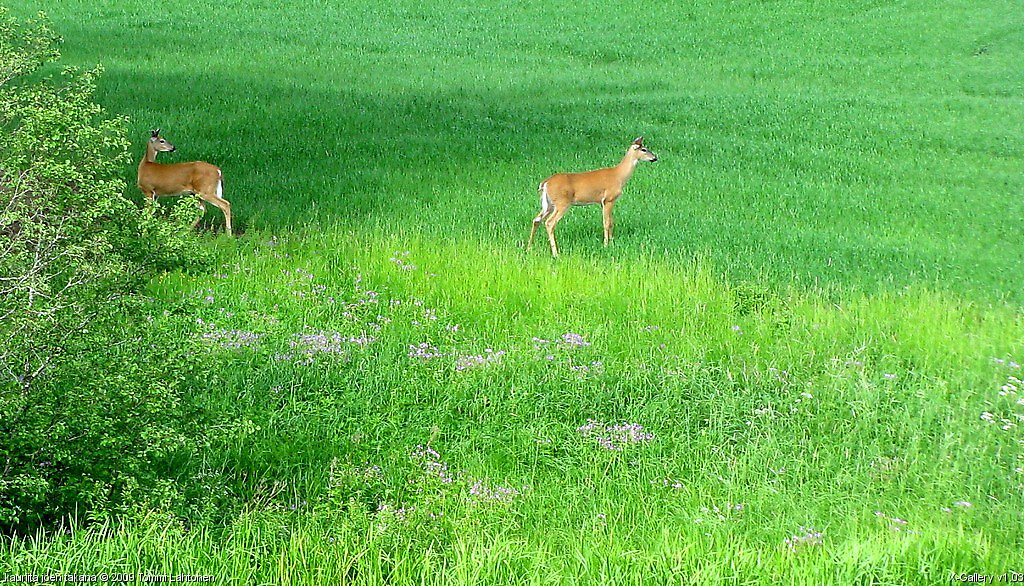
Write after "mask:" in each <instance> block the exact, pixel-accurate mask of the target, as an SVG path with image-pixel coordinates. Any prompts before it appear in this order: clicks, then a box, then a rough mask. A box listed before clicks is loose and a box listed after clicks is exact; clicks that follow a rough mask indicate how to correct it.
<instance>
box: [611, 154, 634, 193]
mask: <svg viewBox="0 0 1024 586" xmlns="http://www.w3.org/2000/svg"><path fill="white" fill-rule="evenodd" d="M639 162H640V160H639V159H637V158H636V157H634V156H633V153H632V152H631V151H626V156H624V157H622V162H621V163H619V164H618V165H616V166H615V175H616V176H617V177H618V178H619V185H625V184H626V182H627V181H629V178H630V177H632V176H633V171H635V170H636V165H637V163H639Z"/></svg>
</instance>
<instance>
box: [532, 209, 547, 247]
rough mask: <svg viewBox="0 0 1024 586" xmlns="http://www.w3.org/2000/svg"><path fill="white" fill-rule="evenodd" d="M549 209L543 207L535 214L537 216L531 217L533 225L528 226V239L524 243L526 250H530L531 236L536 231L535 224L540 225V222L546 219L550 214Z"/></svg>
mask: <svg viewBox="0 0 1024 586" xmlns="http://www.w3.org/2000/svg"><path fill="white" fill-rule="evenodd" d="M551 212H552V210H551V209H543V210H541V211H540V213H539V214H537V217H536V218H534V219H533V226H532V227H531V228H530V240H529V241H528V242H527V243H526V250H530V248H532V247H533V236H534V234H536V233H537V226H540V224H541V222H543V221H544V220H545V219H547V217H548V216H550V215H551Z"/></svg>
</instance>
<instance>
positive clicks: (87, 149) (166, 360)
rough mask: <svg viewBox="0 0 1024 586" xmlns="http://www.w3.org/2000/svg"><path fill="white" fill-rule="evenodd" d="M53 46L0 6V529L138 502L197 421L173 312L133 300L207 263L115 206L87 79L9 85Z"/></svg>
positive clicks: (184, 240)
mask: <svg viewBox="0 0 1024 586" xmlns="http://www.w3.org/2000/svg"><path fill="white" fill-rule="evenodd" d="M58 42H59V39H58V38H57V37H56V36H55V35H54V33H53V32H52V30H51V29H50V28H49V26H48V25H47V23H46V20H45V18H44V17H43V16H42V15H40V17H39V18H38V19H37V20H34V21H32V22H29V23H27V24H24V25H21V24H19V23H17V22H16V21H15V20H14V19H13V18H11V17H9V16H8V14H7V12H6V10H4V9H3V8H2V7H0V530H3V531H10V530H12V529H15V528H27V527H31V526H33V525H37V524H39V523H45V522H48V521H52V520H55V519H57V518H59V517H61V516H63V515H67V514H70V513H74V512H75V511H76V510H77V511H78V512H87V511H92V512H93V513H96V514H100V513H102V512H104V511H118V510H127V509H129V508H131V507H132V506H135V505H138V504H139V503H142V502H144V501H146V499H148V498H150V497H153V495H154V494H156V492H157V488H156V487H157V486H158V485H159V486H163V487H164V488H166V483H164V484H161V483H160V482H158V478H157V470H158V468H157V465H158V463H159V461H160V459H161V458H165V457H169V456H170V455H171V454H173V453H175V452H176V451H180V450H182V449H187V447H188V441H187V440H186V437H187V436H186V434H185V432H184V431H183V430H184V429H185V427H183V426H186V425H189V424H190V422H192V423H195V422H196V421H197V419H196V417H197V411H196V410H195V409H193V408H190V407H188V406H186V405H185V404H184V402H183V400H182V397H183V396H184V393H183V389H184V388H186V387H187V386H189V385H192V384H194V380H193V372H195V371H196V369H197V367H198V361H199V360H200V358H198V357H196V356H192V355H191V354H190V352H189V350H188V348H187V345H186V343H185V342H184V340H187V339H188V332H187V331H185V330H184V329H183V325H182V324H185V322H184V321H183V319H184V318H174V316H172V315H170V314H165V313H164V312H163V309H162V308H160V307H156V306H154V304H153V303H151V302H147V301H146V300H145V299H144V298H143V297H142V296H140V295H139V291H140V290H141V287H142V285H143V284H144V283H145V282H146V281H147V279H148V278H149V277H151V276H152V275H153V273H154V271H157V270H162V269H168V268H173V267H188V266H193V265H196V264H199V265H202V264H203V263H204V262H206V259H207V258H208V254H206V253H204V252H203V249H202V248H201V247H200V244H199V243H198V242H197V240H196V238H195V237H194V236H193V235H192V234H191V231H190V230H188V229H187V228H185V226H186V225H187V222H168V221H166V220H165V219H162V218H159V217H157V216H156V215H155V214H154V213H152V212H151V211H147V210H142V209H139V207H138V206H136V205H135V204H133V203H132V202H131V201H130V200H128V199H127V198H126V197H125V195H124V194H125V192H126V190H127V188H128V186H126V185H125V184H124V181H123V180H121V179H120V178H119V177H120V176H121V174H122V172H123V170H124V168H125V166H126V165H130V164H131V161H130V158H129V153H128V148H129V141H128V140H127V138H126V132H125V122H126V121H125V119H124V118H108V117H106V116H105V115H104V112H103V109H102V108H101V107H100V106H98V105H97V104H96V103H94V102H93V92H94V87H95V86H94V84H95V80H96V76H97V75H99V71H98V70H93V71H86V72H78V71H75V70H70V69H69V70H65V71H64V72H63V74H62V75H61V77H60V78H59V79H58V80H52V79H47V80H43V81H39V82H28V81H25V76H26V75H28V74H31V73H34V72H36V71H37V70H38V69H39V68H40V67H41V66H42V65H44V64H45V63H47V62H48V61H52V60H54V59H56V58H57V56H58V55H59V53H58V50H57V44H58ZM186 207H187V208H188V209H191V203H190V202H183V205H181V206H178V207H177V208H175V210H176V211H175V212H174V213H176V214H179V215H180V214H185V213H191V212H190V211H186ZM147 315H148V316H149V318H146V317H145V316H147ZM154 317H158V318H159V319H153V318H154ZM189 433H192V430H190V431H189ZM147 495H148V496H147Z"/></svg>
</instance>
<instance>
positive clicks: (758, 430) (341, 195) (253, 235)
mask: <svg viewBox="0 0 1024 586" xmlns="http://www.w3.org/2000/svg"><path fill="white" fill-rule="evenodd" d="M13 8H14V9H15V11H16V12H20V13H28V12H29V11H30V10H35V9H37V8H44V9H46V10H47V12H48V13H49V14H50V16H51V17H52V18H53V20H54V22H55V25H56V28H57V29H58V30H59V31H61V32H62V34H63V35H64V37H65V39H66V43H65V45H64V47H63V51H64V55H65V57H64V59H63V61H62V63H64V64H68V63H73V64H80V65H89V64H94V63H102V64H103V65H104V67H105V68H106V73H105V75H104V77H103V78H102V79H101V87H100V96H99V98H100V100H101V102H102V103H103V104H104V105H105V106H106V107H107V108H108V109H109V110H110V111H111V112H123V113H125V114H128V115H129V116H130V117H131V124H132V128H133V131H134V132H135V133H136V134H137V135H138V137H139V150H140V153H141V148H142V139H143V138H144V136H145V131H146V130H148V129H149V128H151V127H157V126H160V127H162V128H163V129H164V132H165V134H166V135H167V137H168V138H169V139H170V140H171V141H172V142H174V143H175V144H177V146H178V148H179V152H178V153H176V154H175V155H174V156H172V157H168V159H166V160H168V161H170V160H175V161H178V160H188V159H193V158H195V159H205V160H209V161H212V162H216V163H217V164H219V165H220V166H221V167H222V168H223V169H224V172H225V190H226V191H225V195H226V197H227V198H228V199H229V200H231V201H232V203H233V209H234V212H235V214H236V217H237V218H238V219H237V220H236V222H237V223H238V224H239V225H240V226H242V227H244V228H245V230H246V234H245V235H244V236H243V237H242V238H240V239H239V240H238V241H231V240H227V239H216V240H212V239H211V246H213V247H216V249H217V250H218V254H219V258H220V259H221V261H222V262H221V264H220V266H218V268H217V269H216V270H215V271H214V272H213V273H211V274H198V275H196V274H192V275H183V274H170V275H167V276H165V277H163V278H161V279H159V280H158V281H156V282H154V283H153V285H152V292H153V294H154V295H156V296H158V297H160V298H163V299H166V300H167V301H168V304H169V306H173V307H175V308H176V311H179V312H180V311H187V312H189V314H190V315H191V314H194V316H195V318H196V319H197V325H196V344H197V348H199V349H201V351H203V352H209V353H211V354H213V355H214V356H215V357H216V358H217V360H218V362H219V364H220V366H219V368H217V369H216V370H215V371H213V372H211V373H210V376H209V381H210V382H209V385H208V387H206V388H201V389H196V390H195V392H196V393H198V394H200V396H203V397H205V398H206V400H207V401H208V406H209V407H210V408H211V409H214V410H215V411H217V412H220V413H223V414H224V419H225V421H226V422H227V423H226V424H225V426H224V428H223V431H222V432H221V435H219V436H215V437H213V438H212V439H211V442H210V446H209V448H208V451H207V452H208V453H207V455H206V457H205V458H204V459H203V461H201V462H193V461H190V462H178V463H172V464H173V466H174V467H173V469H172V474H175V475H177V477H178V479H179V483H181V484H182V485H183V486H190V487H192V490H194V491H195V492H196V493H202V494H205V495H212V496H210V498H209V500H206V501H204V500H202V499H197V500H196V502H199V503H206V505H204V506H209V507H213V508H216V507H215V506H214V504H210V503H211V502H212V503H220V504H222V505H223V503H236V505H234V506H231V505H223V507H222V508H221V509H216V510H217V511H222V510H232V511H234V513H233V514H232V515H230V516H227V517H224V516H217V515H216V514H215V512H211V510H212V509H211V510H208V509H198V510H196V511H195V514H194V517H192V518H190V519H186V520H185V521H180V520H177V521H176V520H173V519H171V518H169V517H168V516H167V515H164V514H162V513H159V512H154V513H153V514H152V515H151V516H149V517H146V518H145V519H143V520H142V521H139V520H132V521H130V522H126V523H125V524H120V525H119V524H117V523H110V524H106V525H102V524H100V525H93V526H92V527H91V528H88V529H84V530H80V531H76V532H73V533H71V534H69V535H43V536H37V537H36V538H35V539H28V540H18V541H14V542H10V543H7V544H6V553H7V554H9V555H6V556H0V569H2V570H4V571H9V572H17V573H22V572H30V571H38V572H43V571H62V572H71V571H75V572H88V573H94V572H99V571H108V572H116V571H119V570H128V571H140V570H147V571H152V572H155V573H172V574H173V573H187V572H195V573H203V574H214V575H217V576H219V577H220V579H221V580H223V581H232V582H234V581H239V582H242V581H248V582H252V583H287V582H291V583H309V584H322V583H361V584H377V583H382V582H391V583H444V584H456V583H457V584H470V583H474V584H475V583H579V584H590V583H608V584H623V583H637V584H639V583H643V584H648V583H656V584H657V583H673V584H674V583H690V582H692V583H697V582H700V581H707V580H711V581H712V582H715V581H717V582H724V583H735V584H745V583H773V584H774V583H808V584H817V583H863V584H871V583H884V584H905V583H936V582H942V581H946V580H948V578H949V576H950V573H951V572H968V573H970V572H989V573H1000V574H1001V573H1003V572H1007V571H1020V569H1021V568H1022V567H1024V566H1022V565H1021V564H1022V562H1024V560H1022V557H1021V555H1020V551H1021V546H1022V545H1024V533H1022V531H1021V527H1024V515H1022V513H1021V511H1022V506H1024V496H1022V490H1024V452H1022V442H1024V435H1022V431H1021V428H1020V427H1019V426H1020V425H1021V424H1022V421H1021V419H1022V418H1024V408H1022V407H1021V404H1020V403H1018V401H1019V400H1020V398H1021V395H1020V394H1018V392H1019V391H1020V389H1019V387H1020V386H1021V385H1020V384H1019V382H1016V381H1017V378H1018V377H1021V374H1020V367H1019V364H1018V362H1019V361H1020V358H1021V355H1022V353H1024V352H1022V351H1024V347H1022V346H1024V335H1022V333H1021V326H1022V325H1024V324H1022V315H1021V311H1020V303H1021V300H1022V299H1024V297H1022V296H1021V292H1020V289H1019V287H1017V286H1016V283H1017V281H1018V280H1019V275H1020V274H1021V268H1022V265H1024V258H1022V255H1021V251H1022V250H1024V247H1022V244H1024V242H1022V238H1021V230H1020V228H1019V224H1020V219H1021V217H1022V216H1024V203H1022V198H1021V194H1024V176H1022V173H1021V169H1022V168H1024V165H1022V163H1024V147H1022V140H1021V139H1022V138H1024V122H1022V121H1021V118H1020V116H1019V112H1020V111H1021V110H1022V106H1024V77H1022V76H1021V75H1020V69H1019V63H1021V62H1022V60H1021V58H1022V57H1024V55H1022V52H1024V50H1022V46H1024V44H1022V42H1024V33H1022V32H1021V31H1022V30H1024V28H1022V26H1021V25H1024V22H1022V21H1024V16H1022V15H1021V14H1020V11H1019V10H1016V9H1015V8H1016V7H1015V6H1014V5H1013V3H1011V2H1002V3H999V2H997V3H990V4H986V5H984V6H979V5H975V4H973V3H966V2H963V3H961V2H939V3H924V2H912V3H901V4H895V5H890V4H880V3H871V2H860V3H858V2H843V3H840V2H824V3H819V2H815V3H810V2H807V3H801V2H774V3H746V2H738V3H732V4H728V5H718V4H713V3H698V4H693V3H689V4H677V3H647V4H636V3H612V4H608V3H591V2H577V3H569V4H550V3H516V4H502V3H494V2H484V3H455V4H447V5H446V6H445V7H444V8H438V7H432V6H429V5H425V4H423V3H414V2H404V1H399V2H390V3H386V4H375V5H363V4H350V3H345V4H334V3H283V4H277V5H276V7H274V8H268V7H265V6H264V5H262V4H260V3H255V2H219V3H187V4H174V5H171V4H152V3H136V4H129V3H125V2H102V1H93V2H74V1H72V2H68V1H61V2H55V3H49V2H42V3H32V5H31V6H29V5H27V4H21V3H18V2H15V3H14V4H13ZM639 134H643V135H645V136H646V137H647V140H648V143H649V146H650V147H651V148H652V150H654V151H655V152H656V153H657V154H658V155H659V157H660V161H659V162H658V163H655V164H650V165H644V166H643V167H641V168H640V169H638V170H637V173H636V175H635V177H634V179H633V180H632V182H631V183H630V184H629V185H628V186H627V191H626V193H625V195H624V196H623V198H622V200H621V201H620V203H619V204H618V206H617V209H616V212H617V213H616V220H617V239H616V241H615V242H614V244H613V246H612V247H610V248H608V249H604V248H602V247H601V228H600V218H599V214H598V213H596V211H595V210H594V209H592V208H583V209H576V210H573V211H571V212H570V213H569V215H568V216H567V218H566V219H565V220H564V221H563V222H562V223H561V224H560V226H559V237H560V244H561V247H562V251H563V258H561V259H559V260H558V261H551V260H550V259H549V258H548V256H547V252H546V244H545V243H543V242H541V243H539V246H537V248H536V249H535V250H534V251H532V253H526V252H524V251H523V250H522V245H523V243H524V241H525V237H526V235H527V234H528V230H529V223H530V220H531V219H532V217H533V215H534V214H535V213H536V211H537V195H536V186H537V184H538V183H539V182H540V181H541V180H542V179H544V178H545V177H546V176H548V175H549V174H551V173H553V172H556V171H562V170H584V169H588V168H594V167H598V166H605V165H610V164H614V163H615V162H617V161H618V160H619V158H620V157H621V155H622V152H623V151H624V149H625V147H626V145H627V144H628V143H629V141H630V140H632V138H633V137H635V136H636V135H639ZM125 178H126V181H128V182H129V184H130V185H133V184H134V169H125ZM207 221H208V222H207V223H208V224H212V225H214V226H218V227H219V226H220V225H221V224H220V222H221V219H220V218H219V216H215V215H213V214H212V213H211V214H210V215H208V217H207ZM599 424H600V425H599ZM615 426H617V427H615ZM638 426H640V427H642V429H641V428H640V427H638ZM609 427H610V428H609ZM602 441H603V443H602ZM427 447H429V449H430V450H433V452H429V451H427V449H426V448H427ZM609 447H611V448H620V449H609ZM5 558H6V560H7V561H2V560H4V559H5Z"/></svg>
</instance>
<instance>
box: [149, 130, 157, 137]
mask: <svg viewBox="0 0 1024 586" xmlns="http://www.w3.org/2000/svg"><path fill="white" fill-rule="evenodd" d="M149 136H150V138H156V137H158V136H160V129H159V128H156V129H154V130H150V131H149Z"/></svg>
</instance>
